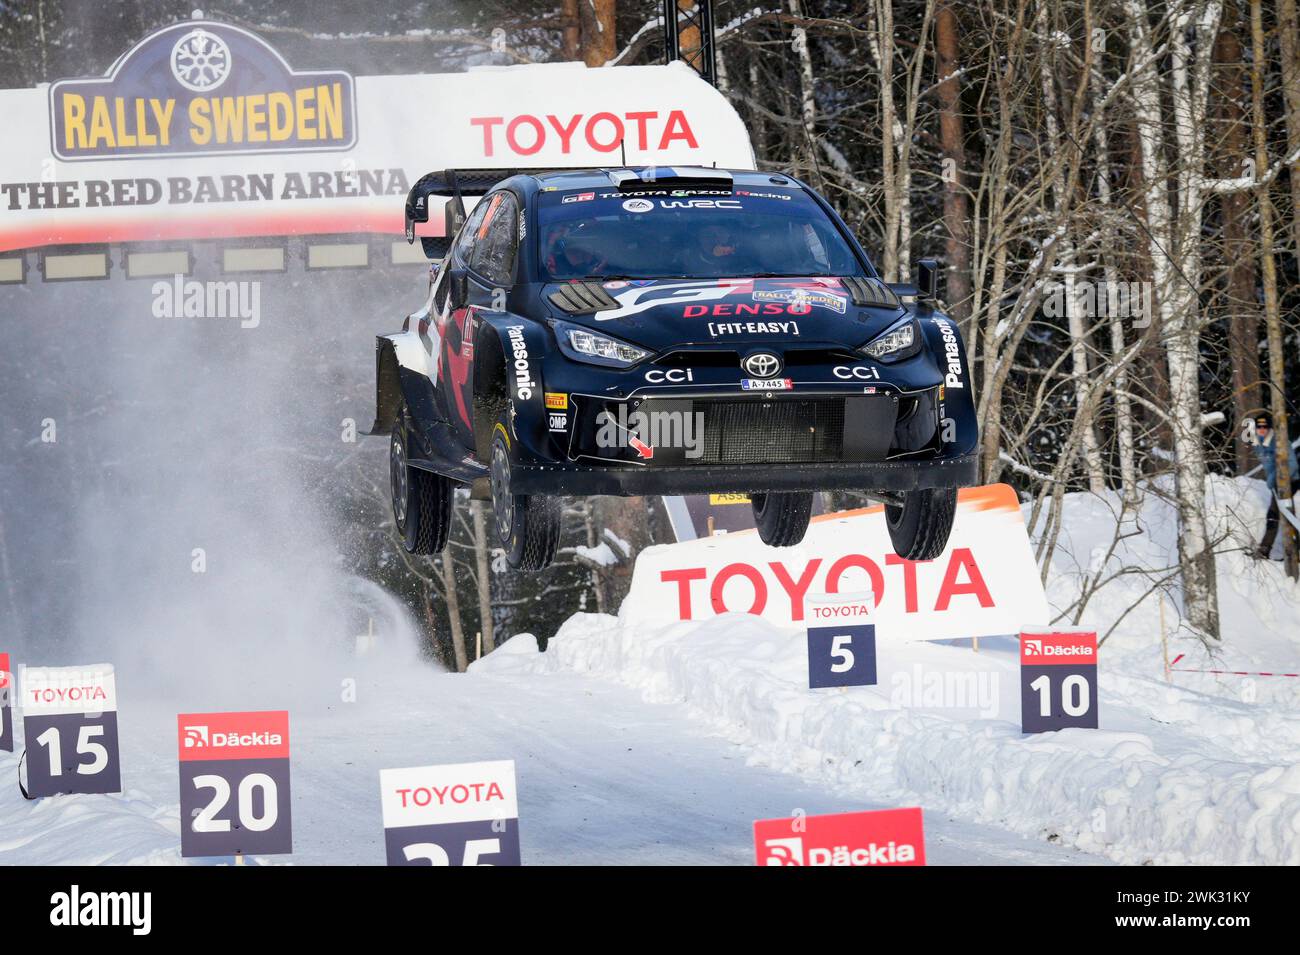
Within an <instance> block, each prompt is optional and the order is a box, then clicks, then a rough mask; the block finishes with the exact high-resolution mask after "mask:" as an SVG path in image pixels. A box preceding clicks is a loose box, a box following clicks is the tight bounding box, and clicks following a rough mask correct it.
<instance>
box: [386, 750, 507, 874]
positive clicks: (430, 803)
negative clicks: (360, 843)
mask: <svg viewBox="0 0 1300 955" xmlns="http://www.w3.org/2000/svg"><path fill="white" fill-rule="evenodd" d="M379 788H380V802H381V804H382V806H383V814H384V847H385V849H386V851H387V854H388V864H389V865H437V866H443V865H450V866H468V865H519V862H520V859H519V796H518V790H517V789H516V788H515V764H514V761H513V760H509V759H503V760H495V761H492V762H483V763H454V764H448V765H443V766H417V767H411V768H408V769H381V770H380V771H379Z"/></svg>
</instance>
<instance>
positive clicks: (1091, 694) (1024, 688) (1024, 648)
mask: <svg viewBox="0 0 1300 955" xmlns="http://www.w3.org/2000/svg"><path fill="white" fill-rule="evenodd" d="M1070 727H1083V728H1086V729H1096V728H1097V634H1095V633H1053V632H1051V631H1045V632H1041V633H1038V632H1032V631H1025V632H1024V633H1022V634H1021V635H1020V728H1021V729H1022V730H1023V731H1024V732H1026V733H1047V732H1051V731H1052V730H1061V729H1068V728H1070Z"/></svg>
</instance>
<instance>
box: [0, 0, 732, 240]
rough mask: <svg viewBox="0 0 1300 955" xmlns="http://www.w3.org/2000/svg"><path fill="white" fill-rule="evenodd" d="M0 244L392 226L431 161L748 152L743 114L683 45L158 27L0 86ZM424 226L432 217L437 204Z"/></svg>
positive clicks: (438, 223)
mask: <svg viewBox="0 0 1300 955" xmlns="http://www.w3.org/2000/svg"><path fill="white" fill-rule="evenodd" d="M0 113H2V114H3V115H4V117H5V125H6V130H5V132H6V136H5V140H6V143H7V144H8V145H7V148H6V149H4V150H3V151H0V208H3V209H4V210H5V215H4V217H3V220H0V252H3V251H7V250H12V249H26V248H36V247H41V246H48V245H67V244H86V243H112V242H146V241H155V240H166V239H203V238H222V237H236V236H262V235H268V236H271V235H274V236H282V235H301V234H330V233H366V232H374V233H387V234H391V235H394V236H396V235H398V234H400V233H401V232H402V231H403V226H404V222H403V215H402V201H401V200H402V198H403V197H405V195H406V193H407V191H408V189H409V188H410V185H411V184H412V183H414V182H415V180H416V179H418V178H419V177H420V176H421V175H423V174H424V173H426V172H428V171H430V170H433V169H443V168H556V167H582V166H587V167H590V166H610V165H622V164H624V163H626V164H631V165H649V164H660V165H663V164H672V163H677V164H693V165H704V166H709V165H713V164H716V165H718V166H720V167H732V168H745V169H748V168H752V167H753V165H754V158H753V151H752V149H751V147H750V144H749V137H748V135H747V133H746V131H745V128H744V125H743V124H742V123H741V121H740V118H739V117H738V116H737V114H736V112H735V111H734V110H733V109H732V108H731V106H730V104H729V103H728V102H727V101H726V99H725V98H724V97H723V96H722V95H721V94H720V93H718V92H717V91H716V90H714V89H713V88H712V87H710V86H709V85H708V84H707V83H705V82H704V81H703V80H702V79H700V78H699V76H698V75H696V74H695V73H694V72H693V71H692V70H690V69H689V68H688V67H686V66H683V65H682V64H680V63H675V64H672V65H669V66H632V67H620V68H618V69H602V70H600V71H599V74H598V75H596V74H594V73H593V71H591V70H588V69H587V68H586V67H585V66H583V65H582V64H580V63H556V64H541V65H530V66H514V67H499V68H498V67H490V68H482V69H474V70H470V71H469V72H466V73H456V74H420V75H401V76H361V77H353V76H350V75H349V74H347V73H345V72H342V71H339V70H325V71H314V70H304V71H300V70H296V69H294V68H293V67H292V65H291V64H289V63H287V62H286V61H285V60H284V58H283V57H281V56H280V54H279V53H277V52H276V50H275V49H274V48H273V47H271V46H270V45H269V44H268V43H266V41H265V40H263V39H261V38H260V37H258V36H256V35H255V34H253V33H250V32H248V31H247V30H243V29H240V28H238V27H234V26H231V25H229V24H223V23H216V22H212V21H206V20H204V21H198V20H196V21H185V22H182V23H177V24H174V25H172V26H168V27H165V28H163V29H161V30H158V31H157V32H155V33H153V34H151V35H150V36H148V37H146V38H145V39H143V40H142V41H141V42H140V43H138V44H137V45H136V46H135V47H134V48H132V49H131V50H129V51H127V52H126V53H125V54H123V55H122V56H121V57H120V58H119V59H118V60H117V62H116V63H115V64H114V65H113V66H112V68H111V69H110V70H109V71H108V73H107V74H106V75H104V76H98V77H70V78H66V79H61V80H58V81H56V82H54V83H52V84H50V85H49V86H47V87H41V88H37V89H26V90H3V91H0ZM429 218H430V221H429V223H427V224H425V225H423V226H422V227H421V229H420V234H421V235H439V234H440V233H441V231H442V228H443V220H442V216H441V215H439V214H437V212H436V211H434V214H432V215H430V217H429Z"/></svg>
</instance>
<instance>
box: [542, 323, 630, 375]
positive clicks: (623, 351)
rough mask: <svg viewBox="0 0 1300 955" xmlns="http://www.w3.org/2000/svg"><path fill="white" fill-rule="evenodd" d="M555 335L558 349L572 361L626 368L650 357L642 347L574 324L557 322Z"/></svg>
mask: <svg viewBox="0 0 1300 955" xmlns="http://www.w3.org/2000/svg"><path fill="white" fill-rule="evenodd" d="M555 336H556V338H558V339H559V341H560V350H561V351H562V352H564V354H566V355H567V356H568V357H570V358H572V359H573V360H574V361H585V362H589V363H591V364H593V365H610V366H613V367H615V368H626V367H628V366H629V365H635V364H636V363H637V362H639V361H641V360H642V359H643V358H649V357H650V352H648V351H646V350H645V349H644V348H638V347H637V346H636V345H629V344H628V343H627V342H623V341H619V340H618V339H617V338H610V337H609V336H608V335H601V334H599V333H597V332H593V331H591V330H590V329H587V328H579V327H578V326H576V325H566V324H563V323H560V324H557V326H556V329H555Z"/></svg>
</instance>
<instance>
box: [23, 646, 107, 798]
mask: <svg viewBox="0 0 1300 955" xmlns="http://www.w3.org/2000/svg"><path fill="white" fill-rule="evenodd" d="M22 677H23V679H22V697H21V698H22V706H23V733H24V735H25V736H26V739H27V789H26V790H25V794H26V795H27V796H28V797H30V798H36V797H37V796H54V795H57V794H58V793H117V792H121V791H122V769H121V761H120V760H119V758H118V750H117V684H116V681H115V679H114V676H113V666H112V664H110V663H97V664H92V665H90V666H84V667H23V673H22Z"/></svg>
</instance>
